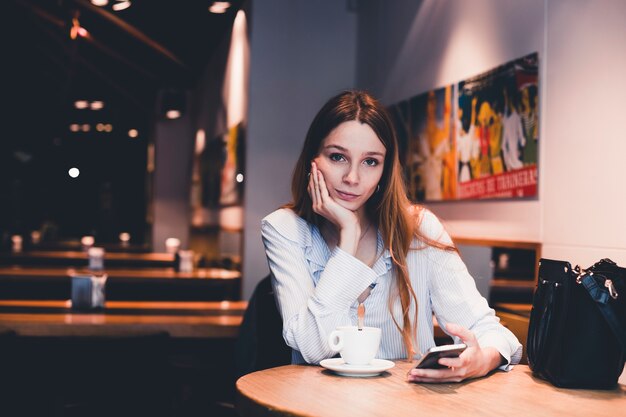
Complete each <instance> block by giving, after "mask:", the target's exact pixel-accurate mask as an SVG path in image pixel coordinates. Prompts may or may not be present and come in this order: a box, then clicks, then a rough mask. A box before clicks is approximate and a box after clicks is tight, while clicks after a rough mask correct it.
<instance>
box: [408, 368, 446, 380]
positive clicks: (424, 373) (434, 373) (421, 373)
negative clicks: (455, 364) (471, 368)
mask: <svg viewBox="0 0 626 417" xmlns="http://www.w3.org/2000/svg"><path fill="white" fill-rule="evenodd" d="M455 376H458V372H457V370H456V369H454V370H453V369H450V368H441V369H417V368H413V369H411V370H410V371H409V377H413V378H430V379H445V378H453V377H455Z"/></svg>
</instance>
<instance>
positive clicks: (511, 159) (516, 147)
mask: <svg viewBox="0 0 626 417" xmlns="http://www.w3.org/2000/svg"><path fill="white" fill-rule="evenodd" d="M502 94H503V96H504V117H503V118H502V131H503V133H502V138H503V139H502V154H503V155H504V164H505V166H506V170H507V171H513V170H515V169H520V168H523V167H524V164H523V163H522V160H521V159H520V151H521V149H522V148H523V147H524V145H525V144H526V139H525V138H524V130H523V129H522V119H521V117H520V115H519V113H518V112H517V102H516V101H517V100H515V99H514V96H515V93H514V92H512V91H510V90H509V89H507V88H506V87H505V88H504V89H503V92H502Z"/></svg>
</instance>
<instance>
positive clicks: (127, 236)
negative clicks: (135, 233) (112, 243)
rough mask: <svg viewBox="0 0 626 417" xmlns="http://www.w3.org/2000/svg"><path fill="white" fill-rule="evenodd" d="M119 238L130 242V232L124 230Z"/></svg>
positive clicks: (121, 240) (123, 241)
mask: <svg viewBox="0 0 626 417" xmlns="http://www.w3.org/2000/svg"><path fill="white" fill-rule="evenodd" d="M119 238H120V242H122V243H128V241H129V240H130V233H127V232H122V233H120V235H119Z"/></svg>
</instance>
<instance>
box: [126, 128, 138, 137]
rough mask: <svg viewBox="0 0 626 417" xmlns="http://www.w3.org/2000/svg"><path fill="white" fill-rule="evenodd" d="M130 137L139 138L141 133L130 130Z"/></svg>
mask: <svg viewBox="0 0 626 417" xmlns="http://www.w3.org/2000/svg"><path fill="white" fill-rule="evenodd" d="M128 136H129V137H131V138H136V137H137V136H139V132H138V131H137V129H130V130H129V131H128Z"/></svg>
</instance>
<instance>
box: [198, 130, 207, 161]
mask: <svg viewBox="0 0 626 417" xmlns="http://www.w3.org/2000/svg"><path fill="white" fill-rule="evenodd" d="M205 146H206V133H205V132H204V129H198V131H197V132H196V155H201V154H202V152H203V151H204V147H205Z"/></svg>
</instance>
